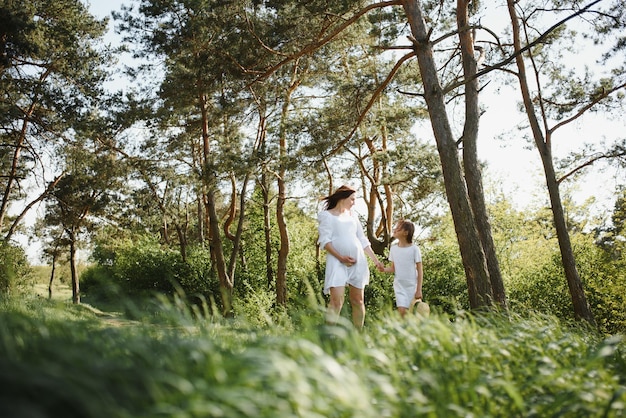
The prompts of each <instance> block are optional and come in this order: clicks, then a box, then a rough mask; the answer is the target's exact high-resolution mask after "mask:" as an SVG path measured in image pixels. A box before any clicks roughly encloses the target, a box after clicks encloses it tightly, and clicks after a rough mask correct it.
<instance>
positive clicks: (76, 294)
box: [67, 230, 80, 304]
mask: <svg viewBox="0 0 626 418" xmlns="http://www.w3.org/2000/svg"><path fill="white" fill-rule="evenodd" d="M67 234H68V237H69V240H70V274H71V276H72V303H74V304H79V303H80V285H79V283H78V270H77V269H76V235H75V234H74V231H71V230H67Z"/></svg>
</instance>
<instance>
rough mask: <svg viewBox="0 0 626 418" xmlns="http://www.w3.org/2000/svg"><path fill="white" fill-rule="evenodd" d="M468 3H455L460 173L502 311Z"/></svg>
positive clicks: (503, 301) (503, 298)
mask: <svg viewBox="0 0 626 418" xmlns="http://www.w3.org/2000/svg"><path fill="white" fill-rule="evenodd" d="M469 3H470V0H457V10H456V13H457V27H458V28H459V40H460V46H461V56H462V62H463V75H464V78H465V80H470V81H467V82H466V83H465V86H464V87H465V124H464V126H463V170H464V173H465V181H466V182H467V191H468V194H469V199H470V204H471V206H472V211H473V213H474V220H475V222H476V227H477V228H478V234H479V236H480V241H481V243H482V247H483V251H484V252H485V257H486V261H487V268H488V270H489V279H490V281H491V292H492V294H493V298H494V301H495V302H496V303H497V304H498V305H499V306H500V308H502V309H506V293H505V290H504V283H503V281H502V273H501V272H500V263H499V262H498V256H497V254H496V249H495V245H494V243H493V236H492V233H491V223H490V222H489V215H488V213H487V207H486V205H485V192H484V189H483V180H482V173H481V170H480V164H479V162H478V146H477V142H478V126H479V119H480V108H479V99H478V91H479V85H478V78H476V77H475V75H476V71H477V67H478V62H477V60H476V55H475V53H476V51H475V48H474V37H473V34H472V32H471V30H470V28H469V16H468V5H469Z"/></svg>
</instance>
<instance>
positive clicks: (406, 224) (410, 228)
mask: <svg viewBox="0 0 626 418" xmlns="http://www.w3.org/2000/svg"><path fill="white" fill-rule="evenodd" d="M398 223H399V224H400V225H399V226H400V229H401V230H403V231H406V232H407V234H406V240H407V241H408V242H410V243H412V242H413V234H415V225H413V222H411V221H407V220H406V219H401V220H399V221H398Z"/></svg>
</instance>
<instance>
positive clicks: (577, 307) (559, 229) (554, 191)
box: [507, 0, 595, 325]
mask: <svg viewBox="0 0 626 418" xmlns="http://www.w3.org/2000/svg"><path fill="white" fill-rule="evenodd" d="M515 3H516V2H515V1H513V0H507V5H508V9H509V16H510V17H511V25H512V29H513V45H514V48H515V61H516V64H517V70H518V74H517V75H518V79H519V83H520V89H521V93H522V99H523V102H524V108H525V110H526V115H527V116H528V121H529V123H530V127H531V130H532V133H533V138H534V140H535V145H536V146H537V150H538V151H539V155H540V156H541V162H542V164H543V169H544V173H545V177H546V185H547V187H548V193H549V195H550V205H551V207H552V216H553V220H554V227H555V229H556V234H557V237H558V241H559V248H560V251H561V260H562V262H563V269H564V270H565V277H566V279H567V285H568V287H569V292H570V295H571V298H572V303H573V306H574V316H575V317H576V318H577V319H584V320H586V321H587V322H589V323H590V324H593V325H595V319H594V317H593V313H592V312H591V309H590V307H589V304H588V303H587V298H586V297H585V292H584V290H583V286H582V282H581V280H580V276H579V275H578V270H577V268H576V260H575V257H574V251H573V250H572V244H571V242H570V237H569V232H568V230H567V223H566V221H565V215H564V213H563V205H562V202H561V196H560V192H559V184H558V182H557V179H556V173H555V171H554V163H553V160H552V145H551V143H552V142H551V138H550V134H549V133H546V135H545V136H544V133H543V131H542V129H541V126H540V124H539V120H538V118H537V115H536V114H535V109H534V106H533V101H532V97H531V94H530V88H529V86H528V80H527V76H526V66H525V63H524V57H523V55H522V54H521V53H519V52H520V51H521V37H520V26H519V19H518V17H517V11H516V10H515Z"/></svg>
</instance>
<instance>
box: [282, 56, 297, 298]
mask: <svg viewBox="0 0 626 418" xmlns="http://www.w3.org/2000/svg"><path fill="white" fill-rule="evenodd" d="M300 82H301V80H300V76H299V75H298V60H296V62H295V63H294V65H293V71H292V76H291V83H290V85H289V88H288V89H287V91H286V94H285V101H284V102H283V106H282V110H281V115H280V119H281V121H280V134H279V144H278V176H277V178H276V185H277V187H278V199H277V200H276V225H277V226H278V235H279V238H280V246H279V247H278V260H277V265H276V304H277V305H283V306H284V305H286V304H287V257H288V256H289V245H290V243H289V231H288V230H287V221H286V220H285V203H286V202H287V185H286V180H285V177H286V175H287V129H286V126H287V118H288V116H289V107H290V105H291V95H292V94H293V92H294V91H296V89H297V88H298V86H299V85H300Z"/></svg>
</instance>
